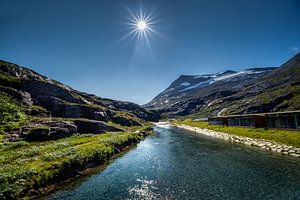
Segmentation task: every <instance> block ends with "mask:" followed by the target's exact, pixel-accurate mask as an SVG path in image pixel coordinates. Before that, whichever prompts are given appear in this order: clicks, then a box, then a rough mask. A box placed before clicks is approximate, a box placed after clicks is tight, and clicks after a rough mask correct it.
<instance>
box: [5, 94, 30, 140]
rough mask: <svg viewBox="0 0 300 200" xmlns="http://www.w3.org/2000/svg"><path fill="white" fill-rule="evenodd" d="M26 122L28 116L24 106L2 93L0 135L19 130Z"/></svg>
mask: <svg viewBox="0 0 300 200" xmlns="http://www.w3.org/2000/svg"><path fill="white" fill-rule="evenodd" d="M25 120H26V114H25V113H24V108H23V107H22V105H21V104H20V103H18V102H17V101H15V100H14V99H12V98H11V97H10V96H8V95H7V94H6V93H4V92H0V134H1V133H3V132H4V131H8V130H14V129H19V128H20V126H21V125H22V124H23V123H24V122H25Z"/></svg>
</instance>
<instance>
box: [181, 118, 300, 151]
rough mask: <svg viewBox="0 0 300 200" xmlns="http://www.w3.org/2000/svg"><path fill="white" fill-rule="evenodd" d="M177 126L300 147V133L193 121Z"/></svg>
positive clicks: (186, 121)
mask: <svg viewBox="0 0 300 200" xmlns="http://www.w3.org/2000/svg"><path fill="white" fill-rule="evenodd" d="M176 123H177V124H184V125H189V126H194V127H199V128H206V129H210V130H214V131H220V132H224V133H229V134H233V135H239V136H245V137H250V138H257V139H266V140H270V141H274V142H279V143H282V144H286V145H292V146H295V147H300V132H299V131H286V130H278V129H269V130H267V129H263V128H246V127H237V126H221V125H209V124H208V122H194V121H192V120H191V119H185V120H177V121H176Z"/></svg>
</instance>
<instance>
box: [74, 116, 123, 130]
mask: <svg viewBox="0 0 300 200" xmlns="http://www.w3.org/2000/svg"><path fill="white" fill-rule="evenodd" d="M74 123H75V125H76V126H77V131H78V133H103V132H110V131H124V130H122V129H119V128H116V127H113V126H110V125H108V124H107V123H105V122H102V121H97V120H89V119H76V120H74Z"/></svg>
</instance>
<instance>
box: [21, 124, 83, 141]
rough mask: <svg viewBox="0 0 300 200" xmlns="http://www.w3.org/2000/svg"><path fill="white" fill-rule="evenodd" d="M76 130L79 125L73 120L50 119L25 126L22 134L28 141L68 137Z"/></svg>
mask: <svg viewBox="0 0 300 200" xmlns="http://www.w3.org/2000/svg"><path fill="white" fill-rule="evenodd" d="M76 132H77V126H76V125H74V124H72V123H71V122H66V121H62V122H58V121H57V122H56V121H49V122H43V123H40V124H36V125H35V126H33V127H26V128H23V132H22V134H23V137H25V139H26V140H27V141H44V140H55V139H59V138H64V137H68V136H71V135H73V134H74V133H76Z"/></svg>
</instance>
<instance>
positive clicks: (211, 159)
mask: <svg viewBox="0 0 300 200" xmlns="http://www.w3.org/2000/svg"><path fill="white" fill-rule="evenodd" d="M299 134H300V133H299ZM299 160H300V159H297V158H293V157H289V156H282V155H278V154H276V153H272V152H266V151H264V150H261V149H257V148H254V147H247V146H244V145H239V144H232V143H229V142H225V141H222V140H219V139H214V138H210V137H206V136H201V135H196V134H194V133H192V132H186V131H183V130H175V129H169V128H163V127H156V135H155V136H149V137H147V138H146V139H145V140H144V141H142V142H140V143H139V144H138V145H137V147H136V148H133V149H132V150H130V151H129V152H128V153H126V154H124V155H123V156H121V157H119V158H117V159H115V160H114V161H113V162H112V163H111V164H109V165H108V166H107V167H106V168H105V169H104V170H103V171H101V172H99V173H98V174H94V175H92V176H90V177H89V178H86V179H85V180H83V181H82V182H79V183H77V184H75V186H73V187H71V188H68V189H62V190H60V191H58V192H56V193H55V194H53V195H52V196H50V197H48V198H49V199H70V200H71V199H72V200H74V199H75V200H76V199H251V200H252V199H272V200H275V199H300V161H299Z"/></svg>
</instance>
